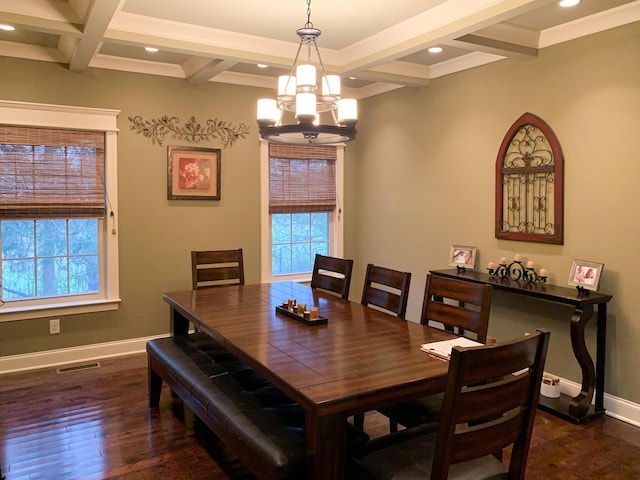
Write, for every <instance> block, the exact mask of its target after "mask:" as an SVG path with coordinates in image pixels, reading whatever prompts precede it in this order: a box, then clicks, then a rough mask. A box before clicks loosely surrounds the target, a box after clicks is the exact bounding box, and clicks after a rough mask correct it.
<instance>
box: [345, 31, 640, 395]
mask: <svg viewBox="0 0 640 480" xmlns="http://www.w3.org/2000/svg"><path fill="white" fill-rule="evenodd" d="M360 112H361V115H360V117H361V120H360V124H359V127H360V128H359V130H360V131H359V138H360V140H359V141H356V142H355V143H354V144H353V149H351V150H350V152H349V156H350V158H349V160H348V161H347V162H346V169H347V170H346V179H347V183H346V185H347V192H346V201H345V203H346V204H347V206H348V208H346V209H345V225H346V229H347V230H346V232H347V233H346V245H345V251H346V252H347V254H351V255H352V256H353V257H354V259H355V272H354V282H353V284H352V288H351V291H352V295H351V298H352V299H354V300H357V299H359V292H360V291H361V288H362V278H363V276H364V270H365V267H366V264H367V263H369V262H371V263H377V264H381V265H384V266H387V267H389V268H395V269H400V270H408V271H411V272H412V274H413V277H412V285H411V293H410V305H409V310H408V314H407V315H408V318H410V319H412V320H417V319H419V317H420V306H421V303H422V295H423V291H424V285H425V279H426V274H427V271H428V270H430V269H442V268H448V267H447V263H448V262H447V260H448V254H449V246H450V245H451V244H461V245H474V246H477V247H478V260H477V266H478V268H481V269H483V268H485V267H486V265H487V263H488V262H490V261H493V262H497V260H498V259H499V258H500V257H502V256H506V257H507V258H509V259H511V258H513V256H514V255H515V254H516V253H519V254H521V255H522V256H523V257H525V258H526V259H532V260H534V261H535V262H536V263H537V264H538V265H541V266H542V267H544V268H546V269H547V270H548V271H549V272H550V273H551V279H550V281H551V282H552V283H555V284H559V285H566V284H567V280H568V277H569V270H570V267H571V262H572V260H573V259H583V260H591V261H595V262H602V263H604V264H605V267H604V273H603V275H602V279H601V287H600V289H601V290H602V291H604V292H607V293H611V294H613V295H614V298H613V300H612V302H611V303H610V304H609V307H608V321H607V328H608V331H607V355H606V388H605V391H606V392H607V393H610V394H612V395H615V396H618V397H622V398H625V399H628V400H630V401H632V402H636V403H640V381H639V380H640V378H639V377H638V371H637V370H636V368H637V363H638V360H637V352H638V345H640V317H639V315H638V302H637V298H636V295H637V292H638V291H640V279H639V277H638V275H637V272H638V271H640V256H639V255H638V245H639V244H640V216H639V215H638V212H637V207H638V205H640V189H638V177H639V174H640V164H639V163H638V160H639V158H638V153H637V148H636V147H635V140H636V139H637V137H638V134H639V133H640V113H639V112H640V23H637V22H636V23H635V24H632V25H629V26H625V27H621V28H618V29H615V30H612V31H609V32H606V33H602V34H597V35H592V36H589V37H585V38H582V39H577V40H574V41H571V42H568V43H566V44H563V45H558V46H554V47H549V48H546V49H544V50H542V51H541V52H540V54H539V56H538V57H537V58H530V59H508V60H502V61H500V62H496V63H493V64H490V65H485V66H483V67H479V68H475V69H472V70H468V71H465V72H461V73H458V74H455V75H451V76H447V77H443V78H438V79H435V80H433V81H432V82H431V85H430V86H429V87H428V88H424V89H409V88H405V89H401V90H397V91H394V92H390V93H387V94H385V95H380V96H377V97H372V98H370V99H366V100H365V101H363V102H361V106H360ZM524 112H531V113H534V114H536V115H538V116H539V117H541V118H542V119H544V120H545V121H546V122H547V123H548V124H549V125H550V126H551V128H552V129H553V131H554V132H555V134H556V135H557V137H558V138H559V140H560V143H561V146H562V149H563V152H564V156H565V242H564V245H543V244H538V243H529V242H514V241H506V240H497V239H496V238H494V171H495V160H496V156H497V153H498V149H499V147H500V143H501V141H502V139H503V137H504V135H505V134H506V132H507V130H508V129H509V127H510V126H511V125H512V123H513V122H514V121H515V120H516V119H517V118H518V117H520V115H522V114H523V113H524ZM634 292H636V293H634ZM571 313H572V310H571V309H568V308H566V307H559V306H555V305H553V304H543V303H541V302H535V301H525V300H524V299H523V298H521V297H517V296H510V295H507V294H500V293H495V294H494V302H493V308H492V314H493V315H492V318H491V323H490V327H489V334H490V335H492V336H495V337H497V338H498V339H508V338H512V337H516V336H520V335H523V334H524V332H525V331H531V330H532V329H535V328H536V327H542V328H547V329H549V330H551V332H552V336H551V346H550V352H549V358H548V363H547V370H548V371H550V372H553V373H555V374H557V375H560V376H562V377H564V378H567V379H570V380H573V381H576V382H580V381H581V374H580V369H579V367H578V364H577V363H576V362H575V360H573V354H572V351H571V344H570V338H569V322H570V319H571ZM586 336H587V341H588V345H589V346H590V349H591V352H592V355H594V354H595V352H594V347H595V322H592V323H591V324H590V325H589V326H588V328H587V332H586Z"/></svg>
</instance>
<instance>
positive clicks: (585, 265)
mask: <svg viewBox="0 0 640 480" xmlns="http://www.w3.org/2000/svg"><path fill="white" fill-rule="evenodd" d="M603 268H604V263H595V262H587V261H586V260H574V261H573V262H572V263H571V272H570V273H569V285H573V286H575V287H578V288H584V289H585V290H594V291H595V290H598V286H599V285H600V275H601V274H602V269H603Z"/></svg>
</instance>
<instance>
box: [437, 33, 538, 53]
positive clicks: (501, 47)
mask: <svg viewBox="0 0 640 480" xmlns="http://www.w3.org/2000/svg"><path fill="white" fill-rule="evenodd" d="M442 43H443V44H444V45H448V46H450V47H457V48H462V49H465V50H473V51H475V52H483V53H492V54H494V55H501V56H503V57H536V56H537V55H538V49H537V48H532V47H527V46H524V45H517V44H515V43H509V42H505V41H502V40H496V39H494V38H488V37H483V36H480V35H474V34H467V35H463V36H461V37H458V38H456V39H454V40H445V41H443V42H442Z"/></svg>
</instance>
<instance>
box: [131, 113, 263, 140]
mask: <svg viewBox="0 0 640 480" xmlns="http://www.w3.org/2000/svg"><path fill="white" fill-rule="evenodd" d="M129 121H130V122H131V126H130V129H131V130H135V131H136V133H139V134H142V135H143V136H144V137H146V138H149V139H151V144H152V145H155V144H156V143H157V144H158V145H159V146H162V143H163V142H164V140H165V137H166V136H167V135H169V136H170V138H172V139H176V140H182V141H185V142H187V143H199V142H203V141H209V140H215V139H218V138H219V139H220V141H222V145H223V148H227V147H230V146H233V144H234V143H235V142H236V140H238V139H240V138H242V139H244V138H246V136H247V135H248V134H249V133H251V130H250V129H249V127H248V126H247V125H246V124H245V123H240V124H238V125H233V124H232V123H231V122H225V121H223V120H218V119H217V118H214V119H209V120H207V121H206V122H205V123H204V124H201V123H199V122H198V121H197V120H196V117H191V118H189V121H188V122H187V123H185V124H184V125H183V126H180V119H179V118H178V117H169V116H168V115H164V116H162V117H160V118H152V119H151V120H144V119H143V118H142V115H136V116H135V117H129Z"/></svg>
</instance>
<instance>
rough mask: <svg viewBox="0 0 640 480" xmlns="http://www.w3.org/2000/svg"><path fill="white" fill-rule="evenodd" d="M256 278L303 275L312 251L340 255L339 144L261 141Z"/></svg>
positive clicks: (307, 270) (308, 268)
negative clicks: (258, 267)
mask: <svg viewBox="0 0 640 480" xmlns="http://www.w3.org/2000/svg"><path fill="white" fill-rule="evenodd" d="M261 160H262V163H261V176H262V187H263V188H262V203H263V208H262V212H263V213H262V230H263V233H262V281H265V282H268V281H278V280H306V279H309V278H310V274H311V271H312V270H313V261H314V258H315V255H316V253H320V254H322V255H332V256H341V255H342V209H341V206H340V204H339V199H340V198H341V195H342V170H343V167H342V165H343V147H341V146H340V147H334V146H304V145H275V144H271V145H269V144H267V143H266V142H263V144H262V150H261Z"/></svg>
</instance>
